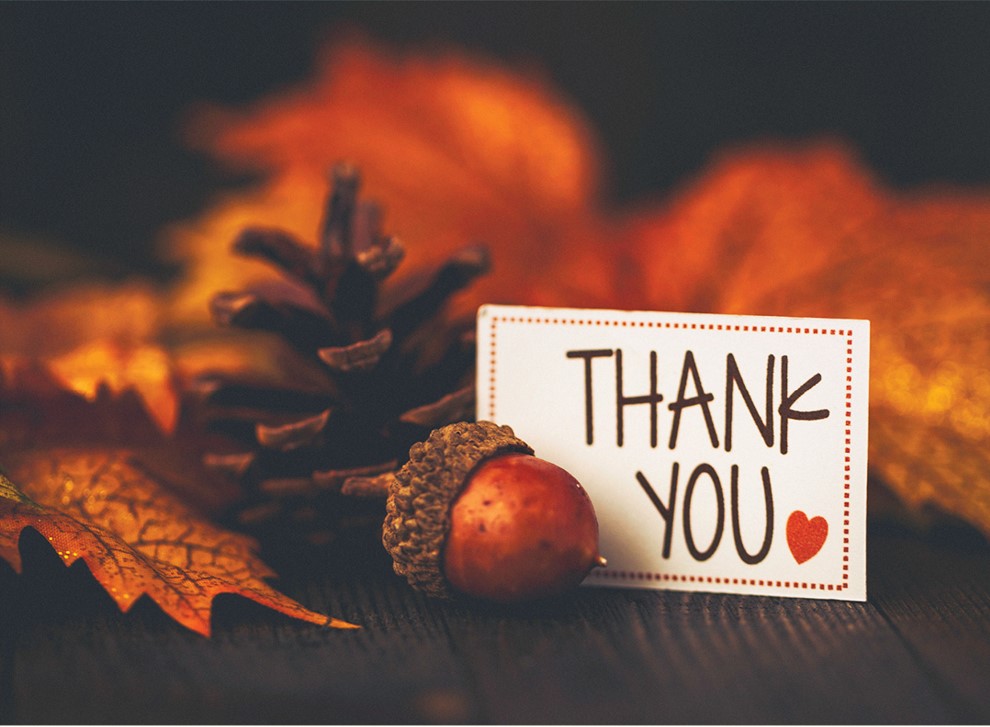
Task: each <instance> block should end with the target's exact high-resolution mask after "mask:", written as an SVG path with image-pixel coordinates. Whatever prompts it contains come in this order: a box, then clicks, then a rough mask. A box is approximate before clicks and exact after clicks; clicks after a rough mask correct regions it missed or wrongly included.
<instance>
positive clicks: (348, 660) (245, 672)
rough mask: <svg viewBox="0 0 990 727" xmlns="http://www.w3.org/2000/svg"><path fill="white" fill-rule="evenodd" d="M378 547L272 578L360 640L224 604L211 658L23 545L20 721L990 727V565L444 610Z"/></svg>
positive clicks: (202, 647) (9, 717) (953, 561)
mask: <svg viewBox="0 0 990 727" xmlns="http://www.w3.org/2000/svg"><path fill="white" fill-rule="evenodd" d="M377 547H379V546H377V543H376V542H375V538H374V537H371V536H369V537H367V538H355V539H353V540H351V541H343V542H340V543H338V544H337V548H336V550H334V551H331V552H330V553H329V554H328V555H326V556H325V557H324V558H322V559H319V560H312V561H308V562H307V561H295V562H292V561H285V562H277V563H276V567H277V568H279V569H280V571H281V572H283V573H284V574H285V577H284V578H283V580H282V581H281V582H280V584H279V585H280V586H281V587H282V588H283V589H285V590H286V592H287V593H288V594H289V595H291V596H292V597H294V598H297V599H299V600H300V601H301V602H302V603H304V604H306V605H307V606H309V607H311V608H314V609H325V610H328V611H331V612H333V613H338V614H340V615H341V616H342V617H344V618H348V619H352V620H355V621H357V622H359V623H361V624H362V625H363V626H364V628H363V629H362V630H361V631H357V632H339V631H326V630H321V629H318V628H316V627H313V626H311V625H308V624H304V623H301V622H294V621H291V620H289V619H286V618H283V617H280V616H279V615H277V614H274V613H272V612H270V611H268V610H267V609H264V608H262V607H260V606H256V605H255V604H252V603H250V602H247V601H245V600H243V599H238V598H235V597H221V598H220V599H219V600H218V601H217V604H216V613H215V615H214V631H215V635H214V637H213V639H212V640H206V639H203V638H201V637H199V636H197V635H195V634H193V633H191V632H189V631H187V630H185V629H182V628H181V627H179V626H177V625H175V624H174V623H172V622H171V621H170V620H169V619H168V618H167V617H165V616H164V615H163V614H162V613H161V611H160V610H158V608H157V607H156V606H154V605H153V604H152V603H150V602H140V603H138V604H137V606H135V608H134V609H133V610H132V611H131V613H129V614H127V615H120V614H119V613H117V611H116V607H115V606H114V604H113V603H112V602H111V601H110V600H109V598H108V597H106V595H105V594H104V593H102V591H101V590H100V589H99V587H98V586H96V585H95V584H94V583H93V582H92V579H91V578H90V577H89V575H88V573H87V572H86V571H85V569H84V568H79V567H75V566H74V567H73V568H70V569H66V568H65V567H64V566H62V564H61V563H59V562H58V559H57V557H54V556H49V555H47V554H46V553H45V550H46V548H47V546H46V545H45V543H44V542H42V541H40V539H38V538H36V537H35V538H32V537H31V536H30V535H25V537H24V538H23V539H22V550H23V551H24V556H25V572H24V574H23V575H22V576H14V575H13V573H12V572H9V571H0V607H2V608H3V615H4V622H5V626H4V628H3V635H2V636H0V680H2V683H0V697H2V698H3V702H2V703H0V705H2V706H0V710H2V711H0V718H2V719H3V721H5V722H21V723H24V722H45V723H60V722H63V723H64V722H86V723H92V722H102V723H113V722H130V723H148V722H169V723H177V724H181V723H194V722H195V723H234V722H236V723H245V724H250V723H283V724H284V723H344V722H346V723H421V722H426V723H445V722H452V723H474V722H487V723H492V722H494V723H530V724H532V723H574V724H581V723H664V722H680V723H691V722H722V723H746V722H759V723H775V722H792V723H793V722H828V723H846V722H858V723H863V722H904V723H946V722H958V721H982V722H986V721H987V720H988V719H990V701H988V697H987V695H988V693H990V690H988V689H987V681H986V680H987V675H988V674H990V638H988V636H990V610H988V603H990V597H988V594H990V589H988V580H990V568H988V567H987V566H988V565H990V550H988V549H987V547H986V546H985V545H984V544H982V543H977V542H954V541H953V542H950V541H945V540H944V539H942V540H940V539H938V538H935V539H934V540H932V539H929V540H922V539H920V538H919V537H918V536H916V535H912V534H909V533H904V532H898V531H889V530H888V531H885V532H884V531H881V532H879V533H875V534H873V535H872V540H871V546H870V573H871V577H870V588H871V597H870V601H869V602H868V603H865V604H863V603H844V602H838V601H812V600H804V599H782V598H761V597H745V598H744V597H738V596H725V595H713V594H701V593H698V594H686V593H675V592H652V591H636V590H620V589H598V588H587V589H580V590H578V591H577V592H575V593H573V594H571V595H570V596H568V597H566V598H562V599H558V600H556V601H553V602H547V603H543V604H538V605H530V606H526V607H516V608H505V607H499V608H496V607H492V606H486V605H482V604H476V603H470V602H451V603H447V602H436V601H430V600H428V599H426V598H424V597H422V596H420V595H418V594H416V593H414V592H412V591H411V590H409V589H408V588H407V587H406V585H405V584H404V582H402V581H401V580H400V579H398V578H397V577H395V576H394V575H392V574H391V573H390V572H389V568H388V563H387V561H386V560H385V557H384V556H383V554H382V553H381V552H380V551H379V550H377V549H376V548H377Z"/></svg>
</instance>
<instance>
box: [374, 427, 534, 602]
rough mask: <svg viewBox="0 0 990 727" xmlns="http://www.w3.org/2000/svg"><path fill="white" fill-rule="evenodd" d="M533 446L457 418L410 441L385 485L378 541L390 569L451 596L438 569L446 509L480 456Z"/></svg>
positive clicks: (504, 431) (420, 585)
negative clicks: (392, 477) (422, 439)
mask: <svg viewBox="0 0 990 727" xmlns="http://www.w3.org/2000/svg"><path fill="white" fill-rule="evenodd" d="M510 452H521V453H524V454H533V449H532V447H530V446H529V445H528V444H526V443H525V442H524V441H522V440H521V439H519V438H518V437H516V436H515V434H514V433H513V431H512V429H511V428H510V427H507V426H499V425H497V424H494V423H492V422H473V423H472V422H458V423H456V424H449V425H447V426H445V427H442V428H440V429H436V430H434V431H433V432H432V433H431V434H430V436H429V438H428V439H427V440H426V441H425V442H419V443H417V444H414V445H413V446H412V448H411V449H410V450H409V461H408V462H406V464H405V465H403V467H402V469H400V470H399V471H398V472H397V473H396V474H395V480H394V481H393V482H392V484H391V485H390V487H389V493H388V503H387V505H386V515H385V524H384V526H383V528H382V543H383V544H384V545H385V549H386V550H387V551H388V552H389V553H390V554H391V556H392V561H393V567H394V568H395V572H396V573H398V574H399V575H400V576H405V578H406V580H408V581H409V584H410V585H412V586H413V587H414V588H418V589H419V590H421V591H424V592H426V593H428V594H429V595H431V596H437V597H441V598H449V597H450V596H452V595H453V592H452V590H451V588H450V585H449V583H448V582H447V578H446V577H445V576H444V574H443V567H442V554H443V545H444V541H445V540H446V538H447V533H448V532H449V531H450V508H451V505H452V504H453V502H454V500H455V499H456V498H457V496H458V495H459V494H460V493H461V490H462V489H464V485H465V484H466V483H467V482H468V481H469V480H470V478H471V473H472V472H473V471H474V469H475V468H476V467H478V466H479V465H480V464H481V463H482V462H484V461H485V460H488V459H491V458H492V457H496V456H498V455H500V454H508V453H510Z"/></svg>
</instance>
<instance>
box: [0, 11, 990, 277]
mask: <svg viewBox="0 0 990 727" xmlns="http://www.w3.org/2000/svg"><path fill="white" fill-rule="evenodd" d="M353 31H357V32H360V33H362V34H363V35H364V36H365V37H366V38H367V39H369V40H371V41H374V42H381V43H384V44H386V45H387V46H389V47H391V48H394V49H397V50H398V51H401V52H406V51H409V52H418V51H420V50H424V49H425V50H428V49H431V48H436V47H450V46H453V47H454V48H459V49H463V50H466V51H468V52H470V53H471V54H473V55H477V56H480V57H482V58H488V59H491V60H493V61H495V62H497V63H502V64H505V65H506V66H507V67H510V68H512V69H519V70H521V71H523V72H524V73H527V74H531V75H533V76H535V77H537V78H540V79H542V81H544V82H545V83H546V84H547V85H548V86H550V87H553V88H556V89H557V90H558V91H559V92H560V93H561V94H562V95H563V97H564V98H565V99H567V100H569V101H570V103H571V104H573V106H574V107H575V108H577V109H579V110H580V111H581V112H582V113H583V114H584V115H585V117H586V120H587V122H588V124H589V126H590V128H592V129H593V130H594V131H595V133H596V134H597V135H598V138H599V140H600V144H601V147H602V149H601V151H602V155H601V156H602V157H603V160H604V180H603V181H602V183H601V185H600V186H601V195H602V197H603V201H604V204H606V205H613V206H620V205H629V204H633V203H635V202H637V201H638V200H644V199H649V198H656V197H663V195H665V194H667V193H669V192H670V191H671V190H672V189H675V188H676V187H677V185H679V184H681V183H684V182H685V180H689V179H692V178H693V177H695V176H697V175H699V174H700V173H701V171H702V170H703V168H704V166H705V164H706V162H708V161H709V160H710V158H711V157H712V155H713V154H714V153H716V152H717V151H718V150H719V149H722V148H725V147H731V146H735V145H739V144H745V143H750V142H754V141H757V142H758V141H760V140H764V139H772V140H776V141H779V140H785V141H786V140H803V139H808V138H820V137H823V136H824V137H830V138H837V139H841V140H844V141H845V142H847V143H848V144H849V145H850V146H851V147H852V149H853V150H854V151H855V152H856V153H858V154H859V155H860V158H861V159H862V161H863V162H864V164H865V165H866V166H867V167H868V168H870V169H871V170H872V171H873V172H874V174H875V175H876V176H877V177H878V178H879V180H880V181H882V182H883V183H885V184H887V185H890V186H892V187H894V188H895V189H912V188H916V187H928V186H930V185H940V184H945V183H949V184H955V185H959V184H961V185H972V186H978V187H983V186H985V185H987V183H990V43H988V42H987V38H988V31H990V5H986V4H980V3H965V4H961V3H955V4H917V3H910V4H900V3H869V4H858V3H827V4H804V3H801V4H796V3H795V4H791V3H788V4H777V3H752V4H750V3H541V4H527V3H493V4H488V3H425V4H420V3H406V2H403V3H389V2H384V3H330V2H313V3H33V2H32V3H20V2H4V3H0V99H2V101H0V283H2V284H3V285H4V287H5V288H6V289H7V290H8V291H19V292H29V291H32V290H37V289H38V288H39V287H40V286H42V285H45V284H49V283H52V282H59V281H61V280H64V279H67V278H71V277H72V276H74V275H77V274H79V273H80V272H81V271H82V272H84V273H85V274H90V273H97V274H99V275H106V276H110V277H122V276H126V275H128V274H132V273H139V274H142V275H151V276H155V277H158V278H161V279H165V278H167V277H168V276H169V275H170V274H172V273H173V267H172V266H171V265H170V264H169V263H168V262H167V261H165V260H163V259H162V258H161V256H160V255H159V254H158V253H157V252H156V249H155V246H154V243H155V240H156V238H157V237H158V236H159V235H160V231H161V230H162V228H163V227H164V226H165V225H167V224H169V223H171V222H174V221H177V220H183V219H188V218H191V217H194V216H196V215H197V213H200V212H201V211H202V210H203V209H204V208H205V207H206V206H207V205H208V204H209V202H210V200H211V199H213V198H214V195H215V194H216V193H217V192H218V191H219V190H223V189H225V188H236V187H239V186H240V187H243V186H244V185H246V184H249V183H250V182H251V181H252V180H251V175H250V174H249V173H247V172H244V171H241V172H235V171H233V170H231V169H229V168H224V167H223V166H221V165H219V164H217V163H216V162H215V161H213V160H211V159H210V158H208V157H207V156H206V155H205V154H203V153H201V152H198V151H196V150H194V149H192V148H191V147H190V145H189V144H188V143H187V142H186V141H184V139H183V129H184V125H185V123H186V120H187V119H188V117H189V114H190V113H192V112H193V110H195V109H196V108H198V106H199V104H201V103H203V102H211V103H217V104H221V105H224V106H235V107H236V106H241V105H243V104H246V103H249V102H251V101H253V100H256V99H259V98H263V97H265V96H267V95H270V94H272V93H273V92H277V91H278V90H280V89H282V88H284V87H286V86H291V85H293V84H299V83H301V82H303V81H305V80H306V79H308V78H310V77H311V76H312V75H313V73H314V64H315V63H316V59H317V57H318V55H319V50H320V49H321V48H325V47H326V45H327V44H328V43H332V42H333V39H334V38H336V37H339V36H340V34H341V33H346V32H353ZM381 103H382V104H383V105H387V104H389V99H388V98H387V97H383V98H382V99H381Z"/></svg>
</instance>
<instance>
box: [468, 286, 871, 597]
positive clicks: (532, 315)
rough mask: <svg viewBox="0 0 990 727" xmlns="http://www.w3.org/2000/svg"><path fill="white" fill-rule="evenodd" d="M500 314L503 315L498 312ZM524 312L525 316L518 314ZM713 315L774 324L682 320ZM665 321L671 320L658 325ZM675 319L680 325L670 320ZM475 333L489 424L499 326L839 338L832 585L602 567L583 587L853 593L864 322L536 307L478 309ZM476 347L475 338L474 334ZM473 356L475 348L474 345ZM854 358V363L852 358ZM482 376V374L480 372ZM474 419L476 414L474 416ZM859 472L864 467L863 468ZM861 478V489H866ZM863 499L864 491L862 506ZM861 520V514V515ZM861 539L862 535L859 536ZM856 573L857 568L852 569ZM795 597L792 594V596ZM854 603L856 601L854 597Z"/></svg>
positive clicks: (493, 409) (494, 393) (493, 414)
mask: <svg viewBox="0 0 990 727" xmlns="http://www.w3.org/2000/svg"><path fill="white" fill-rule="evenodd" d="M500 311H504V312H500ZM524 311H525V312H524ZM644 315H646V316H653V317H655V318H656V319H657V320H632V318H633V317H640V316H644ZM713 316H717V317H718V318H720V319H725V318H739V319H740V320H743V319H745V320H747V321H758V320H760V319H761V318H765V319H768V320H774V321H777V323H774V324H759V323H752V322H750V323H742V322H740V323H736V324H731V323H714V322H704V321H703V320H694V321H691V320H684V319H691V318H695V319H704V318H710V317H713ZM662 318H671V319H672V320H660V319H662ZM674 319H680V320H674ZM781 320H786V321H787V322H788V325H781V324H780V323H779V322H780V321H781ZM477 321H478V324H479V325H478V328H479V331H478V332H479V334H480V333H481V328H482V322H483V321H485V326H486V327H487V341H486V343H487V353H488V361H486V362H485V366H484V369H483V367H482V362H481V361H480V359H479V360H478V362H477V363H478V375H477V378H478V384H479V386H478V391H479V397H478V401H479V409H480V402H481V396H480V394H482V392H484V396H485V397H486V401H487V407H488V408H487V413H486V416H487V417H488V418H490V419H492V420H493V421H498V419H497V408H496V401H497V383H496V370H497V356H498V347H497V339H498V327H499V324H505V325H573V326H597V327H609V326H612V327H617V328H619V327H621V328H643V329H650V328H654V329H683V330H698V331H702V330H704V331H731V332H742V333H761V334H778V335H779V334H783V335H799V336H805V335H809V336H839V337H843V338H844V339H845V344H846V362H845V369H846V372H845V373H846V381H845V406H844V412H843V413H844V423H843V427H844V429H843V438H844V443H843V487H842V560H841V561H840V562H841V571H840V573H839V577H838V578H837V581H838V582H834V583H823V582H811V581H797V580H794V581H790V580H777V579H767V578H739V577H726V576H703V575H689V574H676V573H656V572H652V573H651V572H645V571H623V570H609V569H608V568H596V569H594V570H593V571H592V572H591V573H590V574H589V578H588V582H589V583H590V584H592V585H609V584H617V585H618V584H627V585H634V586H635V585H640V586H648V585H650V584H651V583H669V584H672V587H673V588H677V587H678V584H695V585H700V586H704V585H718V586H729V587H740V586H742V587H756V588H760V587H763V588H778V589H784V590H790V589H794V590H797V591H816V592H817V593H823V592H824V593H829V592H831V593H844V592H848V591H851V590H856V591H858V590H859V588H856V589H853V588H851V586H850V582H849V572H850V519H851V518H850V512H851V495H852V482H853V461H854V460H853V451H852V449H853V443H852V434H853V432H852V420H853V416H852V414H853V402H854V400H855V399H854V396H853V394H854V384H855V383H856V380H855V379H854V375H856V376H859V375H862V376H865V379H866V385H867V388H866V391H867V396H866V402H865V403H864V404H861V405H862V406H866V407H867V413H866V416H864V418H863V422H864V427H865V428H866V436H867V437H868V436H869V417H868V414H869V395H868V391H869V388H868V387H869V321H865V320H852V319H834V320H830V319H821V318H795V317H785V316H753V315H739V316H737V315H732V314H706V313H669V312H663V311H621V310H610V309H577V308H537V307H532V308H530V307H524V306H502V305H483V306H481V307H480V308H479V309H478V315H477ZM824 323H835V324H838V325H823V324H824ZM850 323H857V324H865V325H866V329H865V335H866V342H865V343H866V345H865V349H866V351H865V353H856V348H857V346H856V333H857V332H856V331H855V329H854V327H852V326H848V325H847V324H850ZM479 343H481V336H480V335H479ZM478 350H479V353H480V352H481V348H480V346H479V349H478ZM863 356H865V372H864V373H861V368H862V365H861V364H860V363H859V361H860V358H861V357H863ZM857 357H860V358H857ZM483 371H484V373H483ZM483 376H484V378H485V382H484V383H485V386H481V383H482V377H483ZM479 415H480V411H479ZM864 469H865V463H864ZM866 486H867V484H866V480H865V478H864V481H863V487H864V490H865V488H866ZM865 497H866V494H865V492H864V501H865ZM864 516H865V514H864ZM864 538H865V533H864ZM865 550H866V547H865V543H864V547H863V557H864V558H865ZM857 570H859V569H857ZM865 570H866V564H865V562H864V563H863V567H862V571H863V578H864V579H865ZM862 588H863V599H864V600H865V588H866V586H865V582H864V584H863V586H862ZM795 595H797V594H795ZM854 598H858V596H855V597H854Z"/></svg>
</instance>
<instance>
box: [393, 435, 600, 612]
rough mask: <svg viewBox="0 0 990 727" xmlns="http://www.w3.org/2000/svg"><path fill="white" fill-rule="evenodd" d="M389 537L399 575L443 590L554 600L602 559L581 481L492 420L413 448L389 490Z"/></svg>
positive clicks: (440, 593) (438, 592) (435, 592)
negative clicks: (549, 598) (535, 453)
mask: <svg viewBox="0 0 990 727" xmlns="http://www.w3.org/2000/svg"><path fill="white" fill-rule="evenodd" d="M382 542H383V544H384V545H385V549H386V550H388V552H389V554H390V555H391V556H392V560H393V567H394V569H395V572H396V573H398V574H399V575H401V576H404V577H405V578H406V580H408V581H409V583H410V584H411V585H412V586H413V587H415V588H417V589H419V590H421V591H424V592H425V593H427V594H429V595H431V596H436V597H441V598H450V597H452V596H454V595H455V594H458V593H459V594H464V595H467V596H471V597H474V598H481V599H485V600H489V601H496V602H501V603H513V602H518V601H525V600H532V599H540V598H548V597H551V596H555V595H558V594H560V593H562V592H564V591H566V590H568V589H570V588H572V587H574V586H576V585H577V584H578V583H580V582H581V581H582V580H583V579H584V577H585V576H586V575H587V574H588V573H589V572H590V571H591V569H592V568H594V567H596V566H602V565H604V564H605V559H604V558H602V557H601V555H600V554H599V552H598V520H597V518H596V517H595V510H594V507H593V506H592V504H591V498H589V497H588V493H587V492H585V490H584V488H583V487H581V485H580V483H579V482H578V481H577V480H576V479H574V477H572V476H571V475H570V474H569V473H568V472H567V471H565V470H564V469H562V468H560V467H558V466H557V465H555V464H552V463H550V462H547V461H545V460H541V459H538V458H537V457H535V456H533V449H532V448H531V447H530V446H529V445H528V444H526V443H525V442H524V441H522V440H521V439H519V438H518V437H516V436H515V434H514V433H513V431H512V429H511V428H510V427H508V426H499V425H497V424H494V423H492V422H485V421H481V422H472V423H469V422H460V423H456V424H450V425H447V426H445V427H442V428H440V429H436V430H434V431H433V432H432V433H431V434H430V436H429V438H428V439H427V440H426V441H425V442H420V443H417V444H414V445H413V446H412V448H411V449H410V450H409V461H408V462H406V464H405V465H404V466H403V467H402V468H401V469H400V470H399V471H398V472H397V473H396V475H395V478H394V480H393V482H392V483H391V485H390V488H389V494H388V502H387V507H386V517H385V523H384V527H383V531H382Z"/></svg>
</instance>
